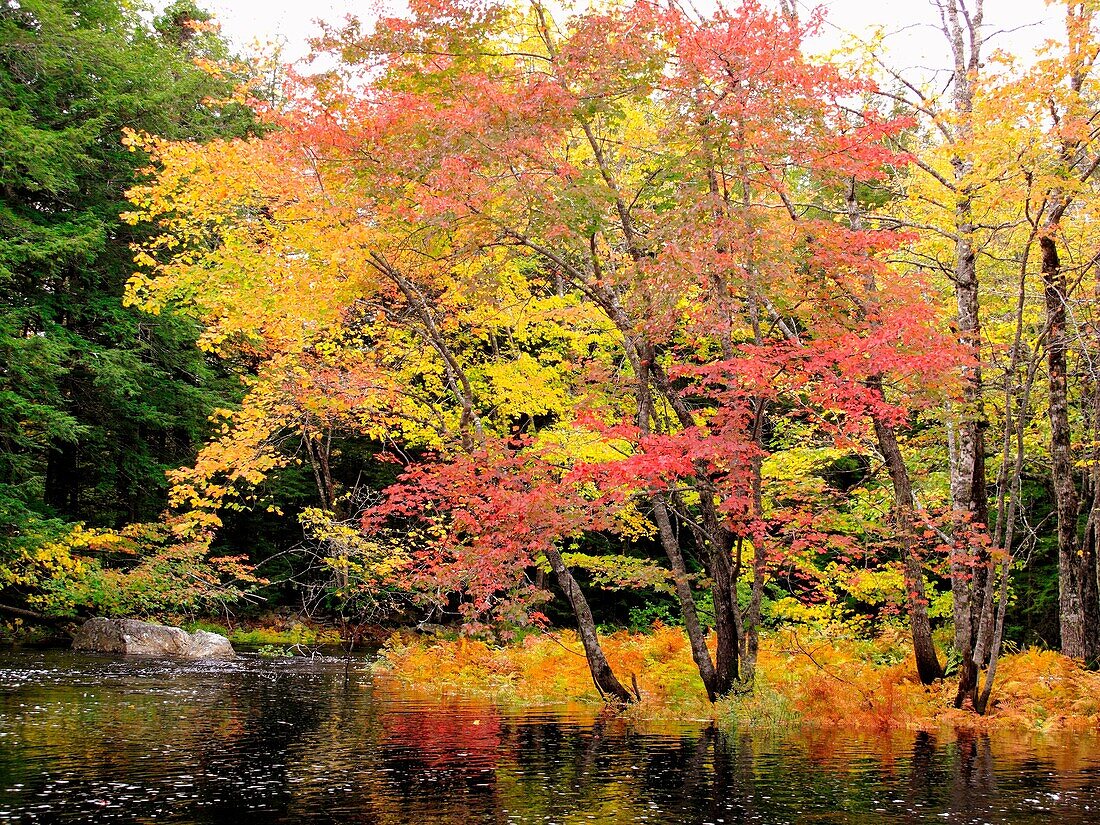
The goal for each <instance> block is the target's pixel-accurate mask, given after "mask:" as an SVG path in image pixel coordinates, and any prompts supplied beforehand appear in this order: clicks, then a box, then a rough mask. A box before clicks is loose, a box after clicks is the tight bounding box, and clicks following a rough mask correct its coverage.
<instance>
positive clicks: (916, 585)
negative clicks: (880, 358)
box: [874, 387, 943, 685]
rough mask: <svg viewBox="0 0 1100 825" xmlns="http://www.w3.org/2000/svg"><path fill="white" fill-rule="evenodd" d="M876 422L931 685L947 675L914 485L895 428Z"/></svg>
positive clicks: (918, 643)
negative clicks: (932, 617) (933, 618)
mask: <svg viewBox="0 0 1100 825" xmlns="http://www.w3.org/2000/svg"><path fill="white" fill-rule="evenodd" d="M880 389H881V387H880ZM874 425H875V435H876V436H877V438H878V443H879V449H880V450H881V451H882V456H883V458H884V459H885V460H886V469H887V470H888V471H889V473H890V480H891V481H892V482H893V485H894V509H895V511H896V518H897V524H898V534H899V538H900V540H901V547H902V559H903V561H904V563H905V578H906V582H905V588H906V591H907V593H906V596H907V603H908V605H909V625H910V628H911V630H912V634H913V654H914V655H915V657H916V660H917V675H918V676H919V677H920V681H921V684H923V685H930V684H932V683H933V682H934V681H936V680H937V679H940V678H942V677H943V666H942V665H940V660H939V657H938V656H937V655H936V648H935V646H934V645H933V644H932V623H931V622H930V621H929V618H928V599H927V598H926V596H925V592H924V569H923V566H922V565H921V561H920V558H919V557H918V556H917V548H916V543H917V542H916V533H915V530H914V527H913V505H914V500H913V486H912V483H911V481H910V478H909V469H908V468H907V467H906V466H905V459H904V457H903V456H902V454H901V448H900V447H899V446H898V440H897V438H896V436H895V434H894V430H893V428H892V427H890V426H888V425H886V424H885V423H883V422H882V421H881V420H880V419H879V418H878V417H875V418H874Z"/></svg>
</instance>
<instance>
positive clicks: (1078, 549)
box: [1039, 236, 1100, 662]
mask: <svg viewBox="0 0 1100 825" xmlns="http://www.w3.org/2000/svg"><path fill="white" fill-rule="evenodd" d="M1039 248H1040V250H1041V252H1042V269H1043V295H1044V298H1045V301H1046V316H1047V348H1046V349H1047V373H1048V381H1049V384H1048V386H1049V402H1050V404H1049V415H1050V465H1051V467H1050V471H1051V480H1052V482H1053V486H1054V510H1055V514H1056V515H1057V521H1058V525H1057V529H1058V614H1059V620H1060V623H1061V636H1062V653H1064V654H1065V655H1066V656H1070V657H1072V658H1074V659H1082V660H1085V661H1090V662H1091V661H1093V660H1094V659H1095V658H1096V655H1097V632H1098V628H1097V619H1098V618H1100V614H1098V611H1097V593H1096V574H1095V571H1096V559H1095V558H1090V557H1089V555H1090V553H1091V552H1093V551H1092V544H1091V542H1086V543H1084V544H1082V543H1079V542H1078V540H1077V535H1078V532H1077V518H1078V505H1079V502H1078V497H1077V488H1076V486H1075V485H1074V478H1073V454H1072V444H1071V436H1070V425H1069V391H1068V385H1067V375H1066V350H1067V340H1066V278H1065V273H1064V272H1063V271H1062V267H1061V261H1060V260H1059V257H1058V248H1057V246H1056V245H1055V242H1054V239H1053V238H1052V237H1050V236H1045V237H1042V238H1040V239H1039Z"/></svg>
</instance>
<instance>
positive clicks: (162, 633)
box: [73, 619, 237, 659]
mask: <svg viewBox="0 0 1100 825" xmlns="http://www.w3.org/2000/svg"><path fill="white" fill-rule="evenodd" d="M73 650H81V651H85V652H88V653H125V654H134V655H139V656H176V657H179V658H182V659H232V658H233V657H234V656H236V655H237V654H236V653H235V652H234V650H233V645H231V644H230V643H229V639H227V638H225V636H220V635H218V634H217V633H207V632H206V631H205V630H196V631H195V632H194V633H188V632H187V631H186V630H184V629H183V628H180V627H167V626H165V625H159V624H150V623H149V622H140V621H138V620H137V619H89V620H88V621H86V622H85V623H84V624H83V626H82V627H81V628H80V630H78V631H77V632H76V635H75V636H74V637H73Z"/></svg>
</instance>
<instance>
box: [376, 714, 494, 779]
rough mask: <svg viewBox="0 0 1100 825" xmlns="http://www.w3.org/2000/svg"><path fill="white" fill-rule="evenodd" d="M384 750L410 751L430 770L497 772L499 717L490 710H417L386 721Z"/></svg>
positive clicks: (388, 716) (384, 724)
mask: <svg viewBox="0 0 1100 825" xmlns="http://www.w3.org/2000/svg"><path fill="white" fill-rule="evenodd" d="M383 726H384V733H383V738H382V744H383V746H385V747H387V748H400V749H404V750H408V751H411V752H412V753H411V754H410V755H414V756H415V757H416V758H418V759H419V760H420V761H422V762H423V763H424V765H426V766H427V767H429V768H435V769H440V768H445V769H446V768H449V769H455V770H472V769H474V770H478V771H481V770H482V769H484V768H495V767H496V765H497V762H498V760H499V757H500V748H501V730H500V728H501V725H500V717H499V716H497V715H496V714H495V712H493V710H492V709H491V708H489V707H485V708H470V707H454V706H452V707H418V708H416V709H415V710H410V711H408V712H402V713H390V714H386V715H385V716H384V717H383Z"/></svg>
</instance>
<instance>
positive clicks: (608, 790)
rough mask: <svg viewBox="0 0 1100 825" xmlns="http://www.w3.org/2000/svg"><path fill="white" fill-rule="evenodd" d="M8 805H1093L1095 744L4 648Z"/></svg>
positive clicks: (873, 817) (757, 817)
mask: <svg viewBox="0 0 1100 825" xmlns="http://www.w3.org/2000/svg"><path fill="white" fill-rule="evenodd" d="M0 822H4V823H6V822H20V823H32V822H43V823H50V822H58V823H77V822H79V823H101V822H102V823H154V822H167V823H229V824H230V825H253V823H406V822H407V823H444V822H445V823H460V824H461V823H481V822H491V823H527V822H531V823H535V822H538V823H543V822H545V823H585V822H616V823H634V822H652V823H664V822H699V823H703V822H709V823H736V822H762V823H826V822H828V823H833V822H836V823H879V822H973V823H987V822H988V823H1057V824H1058V825H1070V823H1087V822H1095V823H1100V746H1098V741H1097V739H1096V738H1094V737H1082V736H1070V735H1066V736H1061V737H1056V738H1034V739H1032V738H1029V737H1019V736H1016V737H995V738H992V739H990V738H984V737H973V738H963V739H958V738H954V737H951V738H942V737H934V736H927V735H920V736H917V735H914V734H910V733H905V734H890V735H887V736H879V735H873V734H868V735H865V736H860V735H858V734H851V735H845V736H831V735H824V734H806V733H790V734H783V735H776V734H766V733H761V732H759V731H757V732H742V733H737V734H731V735H722V734H719V733H716V732H714V731H713V730H706V729H702V728H692V727H685V726H666V727H660V726H652V725H647V726H644V727H640V726H636V725H633V726H632V725H630V724H627V723H625V722H623V721H621V720H616V719H614V718H610V719H606V718H605V719H601V718H598V717H597V716H596V715H595V713H594V711H593V710H592V709H585V708H576V709H556V710H544V711H513V710H503V709H496V708H494V707H493V706H492V705H488V704H479V703H471V702H449V701H442V702H441V701H427V700H425V699H423V698H415V697H411V696H404V695H402V694H400V693H395V692H394V691H393V690H392V689H389V688H386V687H385V686H384V685H376V684H374V683H373V682H372V679H371V677H370V675H369V674H368V673H367V671H366V667H365V663H364V662H362V661H357V662H355V663H353V664H352V666H351V668H350V669H349V670H347V671H345V666H344V663H343V662H340V661H334V660H324V661H322V660H316V661H312V662H311V661H309V660H305V659H281V660H265V659H260V658H258V657H255V656H248V655H245V656H242V657H241V658H240V659H238V660H236V661H233V662H221V663H199V664H195V663H182V662H171V661H152V660H148V659H137V658H132V659H120V658H112V657H96V656H85V655H74V654H70V653H65V652H58V651H53V652H28V651H22V652H10V653H2V654H0Z"/></svg>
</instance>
